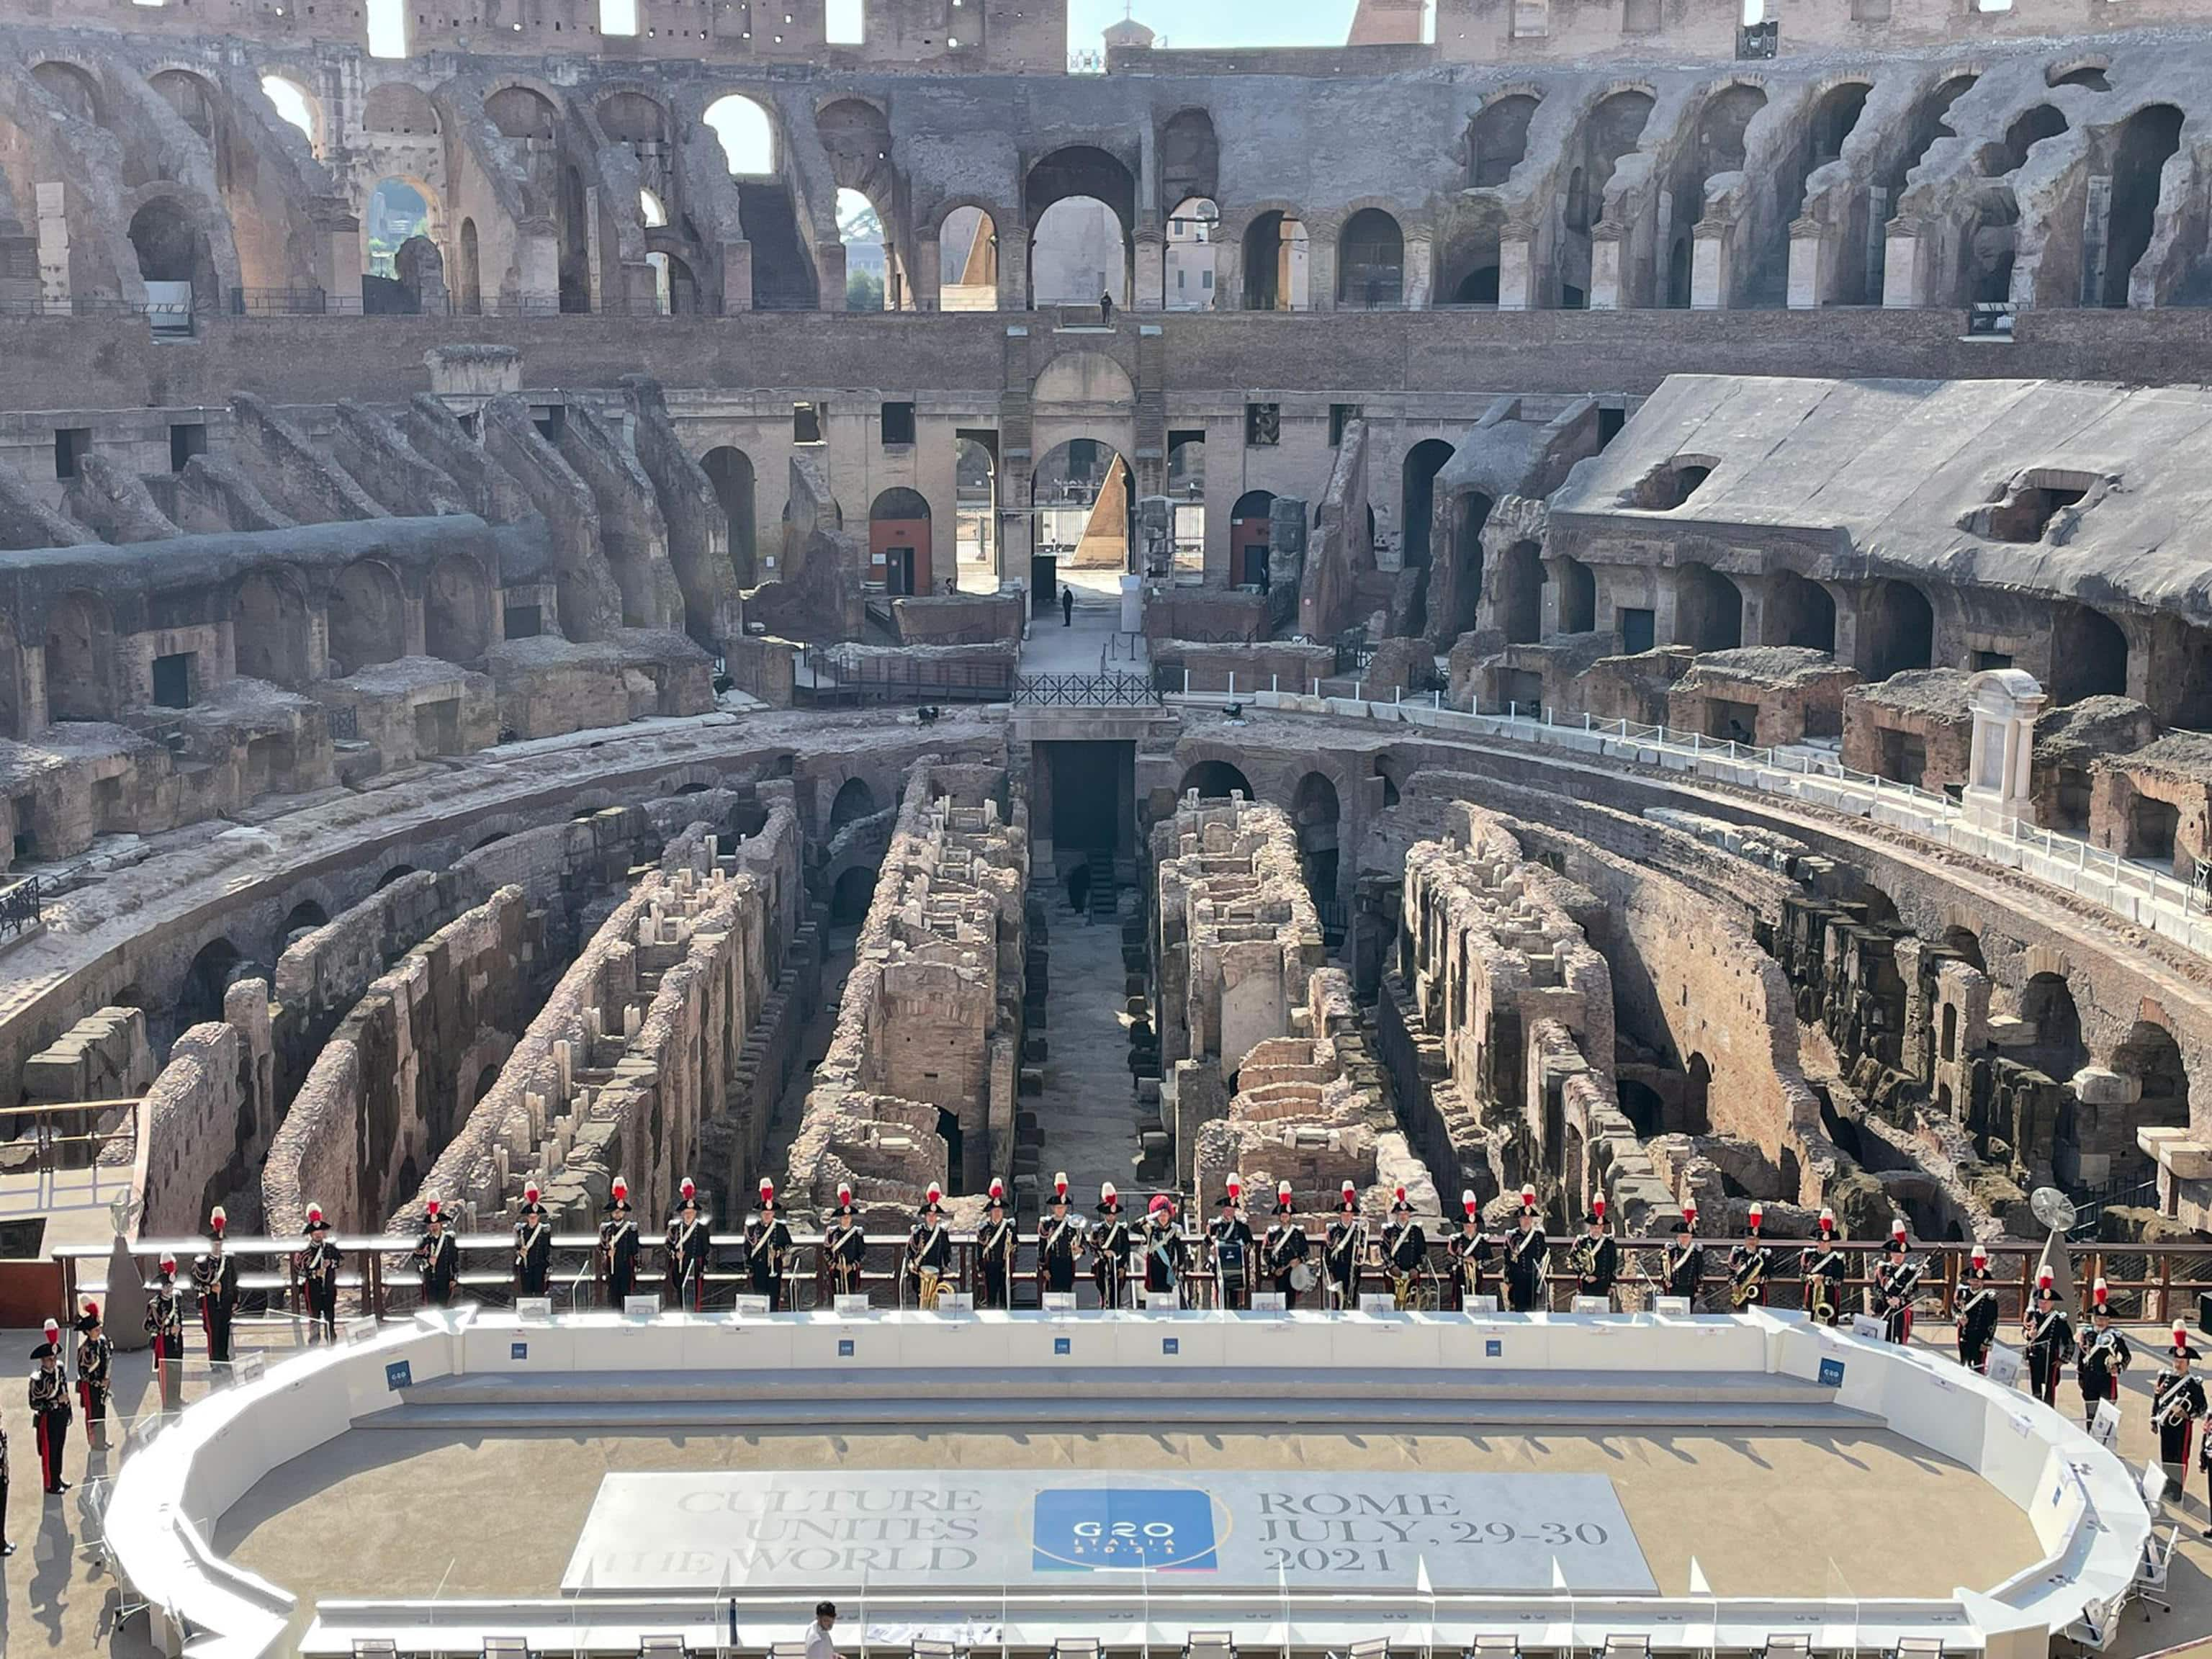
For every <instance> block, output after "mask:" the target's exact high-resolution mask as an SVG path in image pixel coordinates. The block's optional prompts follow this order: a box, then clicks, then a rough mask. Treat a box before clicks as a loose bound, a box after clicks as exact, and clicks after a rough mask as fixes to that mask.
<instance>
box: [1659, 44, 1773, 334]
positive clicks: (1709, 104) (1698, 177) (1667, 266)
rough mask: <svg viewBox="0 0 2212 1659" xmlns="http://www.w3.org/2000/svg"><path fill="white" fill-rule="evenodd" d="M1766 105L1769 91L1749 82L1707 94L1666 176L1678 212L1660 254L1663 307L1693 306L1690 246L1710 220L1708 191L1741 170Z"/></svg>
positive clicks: (1729, 83)
mask: <svg viewBox="0 0 2212 1659" xmlns="http://www.w3.org/2000/svg"><path fill="white" fill-rule="evenodd" d="M1765 107H1766V88H1764V87H1762V86H1759V85H1758V84H1756V83H1755V82H1749V81H1742V80H1730V81H1727V82H1723V83H1722V84H1721V85H1719V86H1717V87H1716V88H1713V89H1712V91H1711V93H1710V94H1708V95H1707V96H1706V99H1705V103H1704V105H1703V106H1701V107H1700V108H1699V111H1698V119H1697V123H1696V125H1694V126H1693V127H1692V129H1691V131H1690V135H1689V137H1687V139H1686V140H1685V141H1684V143H1683V144H1682V146H1681V148H1680V149H1679V150H1677V151H1676V152H1675V155H1674V165H1673V166H1672V167H1670V168H1669V169H1668V175H1667V176H1668V191H1669V192H1670V194H1671V196H1672V198H1673V201H1674V216H1673V218H1672V219H1671V220H1670V221H1669V222H1668V231H1667V236H1668V241H1667V246H1665V247H1664V248H1662V249H1660V250H1659V258H1660V261H1661V264H1660V274H1661V276H1662V277H1663V278H1664V283H1663V285H1662V289H1661V292H1660V295H1659V301H1660V303H1661V304H1662V305H1667V306H1672V307H1676V308H1677V309H1680V308H1683V307H1687V306H1688V305H1689V303H1690V263H1691V252H1690V251H1691V244H1692V240H1693V233H1694V231H1695V228H1696V226H1697V223H1698V222H1699V220H1700V219H1702V218H1703V217H1704V216H1705V187H1706V185H1708V184H1709V183H1710V182H1711V180H1712V179H1714V178H1715V177H1717V175H1719V174H1721V173H1736V172H1740V171H1741V170H1742V167H1743V164H1744V155H1745V150H1744V131H1745V129H1746V128H1747V127H1748V126H1749V125H1751V121H1752V118H1753V116H1755V115H1757V114H1758V113H1759V111H1761V110H1762V109H1765Z"/></svg>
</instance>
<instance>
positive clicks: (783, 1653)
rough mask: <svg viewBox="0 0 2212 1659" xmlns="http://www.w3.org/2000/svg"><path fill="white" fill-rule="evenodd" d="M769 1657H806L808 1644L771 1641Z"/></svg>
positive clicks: (799, 1658)
mask: <svg viewBox="0 0 2212 1659" xmlns="http://www.w3.org/2000/svg"><path fill="white" fill-rule="evenodd" d="M768 1651H769V1659H806V1644H805V1642H803V1641H799V1642H771V1643H769V1644H768Z"/></svg>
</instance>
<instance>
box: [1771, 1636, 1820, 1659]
mask: <svg viewBox="0 0 2212 1659" xmlns="http://www.w3.org/2000/svg"><path fill="white" fill-rule="evenodd" d="M1812 1656H1813V1638H1812V1634H1811V1632H1807V1631H1802V1630H1785V1631H1778V1632H1776V1633H1775V1634H1773V1635H1771V1636H1770V1637H1768V1638H1766V1645H1765V1647H1764V1648H1762V1649H1760V1650H1759V1659H1812Z"/></svg>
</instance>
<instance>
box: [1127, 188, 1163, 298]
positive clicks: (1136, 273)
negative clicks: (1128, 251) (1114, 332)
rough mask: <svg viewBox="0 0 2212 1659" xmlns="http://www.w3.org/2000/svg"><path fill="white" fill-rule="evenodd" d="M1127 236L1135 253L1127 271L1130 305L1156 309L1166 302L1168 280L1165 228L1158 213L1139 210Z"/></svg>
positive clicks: (1149, 210)
mask: <svg viewBox="0 0 2212 1659" xmlns="http://www.w3.org/2000/svg"><path fill="white" fill-rule="evenodd" d="M1130 240H1131V244H1132V246H1133V252H1134V257H1133V260H1132V262H1131V265H1130V273H1129V309H1130V310H1132V311H1158V310H1160V309H1162V308H1163V307H1164V306H1165V304H1166V295H1167V283H1168V245H1167V232H1166V230H1165V229H1164V228H1163V227H1162V226H1161V223H1160V216H1159V215H1158V214H1157V213H1155V212H1153V211H1152V210H1151V209H1149V208H1148V209H1146V210H1145V211H1144V212H1143V213H1141V214H1139V216H1138V217H1137V228H1136V230H1135V232H1134V233H1133V234H1132V236H1131V239H1130Z"/></svg>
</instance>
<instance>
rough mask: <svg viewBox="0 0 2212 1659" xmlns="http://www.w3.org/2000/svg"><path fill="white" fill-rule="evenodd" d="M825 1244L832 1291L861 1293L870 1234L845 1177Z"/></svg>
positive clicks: (835, 1293)
mask: <svg viewBox="0 0 2212 1659" xmlns="http://www.w3.org/2000/svg"><path fill="white" fill-rule="evenodd" d="M822 1248H823V1250H824V1251H825V1252H826V1253H827V1254H828V1255H829V1285H830V1292H829V1293H830V1294H831V1295H832V1296H858V1295H860V1293H861V1292H860V1270H861V1268H862V1267H866V1265H867V1260H868V1236H867V1234H866V1233H865V1232H863V1231H861V1230H860V1207H859V1206H857V1205H855V1204H854V1202H853V1189H852V1188H851V1187H850V1186H849V1185H848V1183H846V1182H842V1181H841V1182H838V1183H837V1207H836V1209H834V1210H832V1211H831V1212H829V1231H826V1232H824V1233H823V1235H822Z"/></svg>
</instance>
